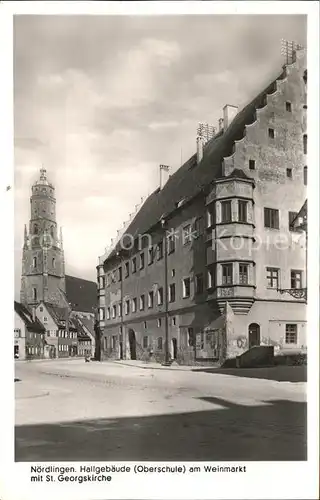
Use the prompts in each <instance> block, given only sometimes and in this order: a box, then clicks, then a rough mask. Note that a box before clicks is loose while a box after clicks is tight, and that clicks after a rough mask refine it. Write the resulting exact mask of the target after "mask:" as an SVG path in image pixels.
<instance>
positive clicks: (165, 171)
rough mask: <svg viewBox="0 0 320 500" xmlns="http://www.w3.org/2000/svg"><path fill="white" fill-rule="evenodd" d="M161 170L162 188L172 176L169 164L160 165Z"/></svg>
mask: <svg viewBox="0 0 320 500" xmlns="http://www.w3.org/2000/svg"><path fill="white" fill-rule="evenodd" d="M159 170H160V189H162V188H163V187H164V185H165V184H166V182H167V181H168V179H169V177H170V167H168V165H160V167H159Z"/></svg>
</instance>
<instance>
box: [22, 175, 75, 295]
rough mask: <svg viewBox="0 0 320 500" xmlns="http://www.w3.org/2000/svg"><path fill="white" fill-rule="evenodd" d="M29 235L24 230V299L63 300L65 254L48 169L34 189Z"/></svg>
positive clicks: (32, 190) (53, 190)
mask: <svg viewBox="0 0 320 500" xmlns="http://www.w3.org/2000/svg"><path fill="white" fill-rule="evenodd" d="M30 208H31V217H30V221H29V237H28V235H27V229H26V227H25V230H24V245H23V255H22V277H21V302H24V303H26V304H27V305H35V304H38V303H39V302H40V301H41V300H44V301H45V302H50V303H56V304H57V305H60V303H61V293H58V291H57V290H58V288H61V289H64V288H65V273H64V255H63V249H62V246H61V242H60V240H59V237H58V228H57V222H56V198H55V189H54V186H53V184H51V182H49V180H48V178H47V171H46V169H44V168H43V167H42V168H41V169H40V177H39V178H38V180H37V181H35V182H34V183H33V185H32V188H31V197H30Z"/></svg>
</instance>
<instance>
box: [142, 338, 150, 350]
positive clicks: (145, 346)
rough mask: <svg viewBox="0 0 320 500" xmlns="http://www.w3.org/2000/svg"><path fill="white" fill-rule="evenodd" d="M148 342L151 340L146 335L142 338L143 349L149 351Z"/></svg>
mask: <svg viewBox="0 0 320 500" xmlns="http://www.w3.org/2000/svg"><path fill="white" fill-rule="evenodd" d="M148 340H149V337H148V335H144V336H143V338H142V348H143V349H148V347H149V342H148Z"/></svg>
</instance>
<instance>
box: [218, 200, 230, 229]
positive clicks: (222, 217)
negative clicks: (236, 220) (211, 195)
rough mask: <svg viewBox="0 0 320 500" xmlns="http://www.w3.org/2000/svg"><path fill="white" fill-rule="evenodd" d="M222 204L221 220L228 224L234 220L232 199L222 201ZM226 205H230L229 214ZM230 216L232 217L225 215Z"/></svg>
mask: <svg viewBox="0 0 320 500" xmlns="http://www.w3.org/2000/svg"><path fill="white" fill-rule="evenodd" d="M220 206H221V222H222V223H223V224H227V223H228V222H232V201H231V200H223V201H221V202H220ZM226 207H229V209H230V213H229V214H228V213H227V212H228V210H227V211H225V208H226ZM226 215H227V216H228V215H229V216H230V218H228V217H225V216H226Z"/></svg>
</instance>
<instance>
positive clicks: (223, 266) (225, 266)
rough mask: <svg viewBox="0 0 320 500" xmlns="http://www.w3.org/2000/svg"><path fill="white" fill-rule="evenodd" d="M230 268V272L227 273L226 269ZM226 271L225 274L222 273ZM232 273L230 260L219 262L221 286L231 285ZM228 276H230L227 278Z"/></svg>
mask: <svg viewBox="0 0 320 500" xmlns="http://www.w3.org/2000/svg"><path fill="white" fill-rule="evenodd" d="M230 269H231V274H230V273H228V270H230ZM225 270H226V271H227V273H226V275H224V274H225V273H224V271H225ZM233 275H234V273H233V263H232V262H226V263H224V264H221V284H222V285H223V286H230V285H233V284H234V283H233V280H234V276H233ZM229 277H230V278H231V279H230V280H229Z"/></svg>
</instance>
